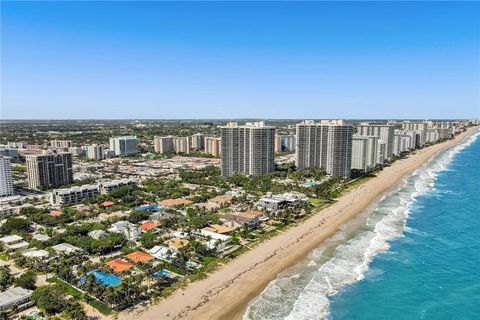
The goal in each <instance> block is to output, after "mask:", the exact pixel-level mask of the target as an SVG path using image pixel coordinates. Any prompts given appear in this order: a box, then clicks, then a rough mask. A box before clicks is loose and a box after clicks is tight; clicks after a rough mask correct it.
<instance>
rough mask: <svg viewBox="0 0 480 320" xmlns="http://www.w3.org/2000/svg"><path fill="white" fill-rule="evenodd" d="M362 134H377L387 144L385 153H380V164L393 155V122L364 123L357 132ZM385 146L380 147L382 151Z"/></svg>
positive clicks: (358, 127)
mask: <svg viewBox="0 0 480 320" xmlns="http://www.w3.org/2000/svg"><path fill="white" fill-rule="evenodd" d="M356 133H357V134H358V135H360V136H376V137H378V138H379V139H380V140H381V141H380V143H383V144H384V145H385V147H384V149H385V150H384V152H383V154H380V153H379V154H378V157H377V162H378V163H379V164H381V163H383V162H385V161H387V160H389V159H391V158H392V157H393V144H394V135H395V126H394V125H392V124H369V123H363V124H360V125H358V126H357V132H356ZM381 149H382V150H383V147H382V148H380V149H379V151H382V150H381Z"/></svg>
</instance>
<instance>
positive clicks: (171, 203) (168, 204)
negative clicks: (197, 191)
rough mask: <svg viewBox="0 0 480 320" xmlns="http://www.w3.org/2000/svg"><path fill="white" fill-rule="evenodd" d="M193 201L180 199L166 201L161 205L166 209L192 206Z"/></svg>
mask: <svg viewBox="0 0 480 320" xmlns="http://www.w3.org/2000/svg"><path fill="white" fill-rule="evenodd" d="M190 203H192V201H190V200H187V199H184V198H178V199H166V200H163V201H161V202H160V205H162V206H166V207H173V206H181V205H186V204H190Z"/></svg>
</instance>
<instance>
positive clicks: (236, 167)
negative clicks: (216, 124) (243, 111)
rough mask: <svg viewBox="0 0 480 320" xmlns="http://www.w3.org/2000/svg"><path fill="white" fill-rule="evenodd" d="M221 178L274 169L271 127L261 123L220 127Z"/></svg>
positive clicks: (273, 140)
mask: <svg viewBox="0 0 480 320" xmlns="http://www.w3.org/2000/svg"><path fill="white" fill-rule="evenodd" d="M220 133H221V140H222V142H221V160H222V161H221V169H222V175H223V176H227V177H229V176H233V175H235V174H246V175H263V174H266V173H268V172H271V171H273V170H274V169H275V164H274V146H275V128H274V127H270V126H266V125H265V123H264V122H263V121H261V122H253V123H249V122H247V123H246V124H245V125H243V126H239V125H238V124H237V123H236V122H230V123H228V124H227V125H226V126H223V127H220Z"/></svg>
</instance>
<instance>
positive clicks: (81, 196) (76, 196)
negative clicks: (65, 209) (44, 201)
mask: <svg viewBox="0 0 480 320" xmlns="http://www.w3.org/2000/svg"><path fill="white" fill-rule="evenodd" d="M98 194H100V187H99V186H98V185H97V184H87V185H83V186H79V187H72V188H63V189H55V190H53V191H52V193H51V196H50V203H51V204H52V205H60V206H61V205H66V204H74V203H80V202H83V201H84V200H93V199H95V197H96V196H97V195H98Z"/></svg>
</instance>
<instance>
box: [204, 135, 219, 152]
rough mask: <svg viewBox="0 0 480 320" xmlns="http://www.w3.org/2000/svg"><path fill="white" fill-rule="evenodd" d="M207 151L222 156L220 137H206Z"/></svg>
mask: <svg viewBox="0 0 480 320" xmlns="http://www.w3.org/2000/svg"><path fill="white" fill-rule="evenodd" d="M205 153H208V154H211V155H212V156H214V157H220V138H216V137H205Z"/></svg>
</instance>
